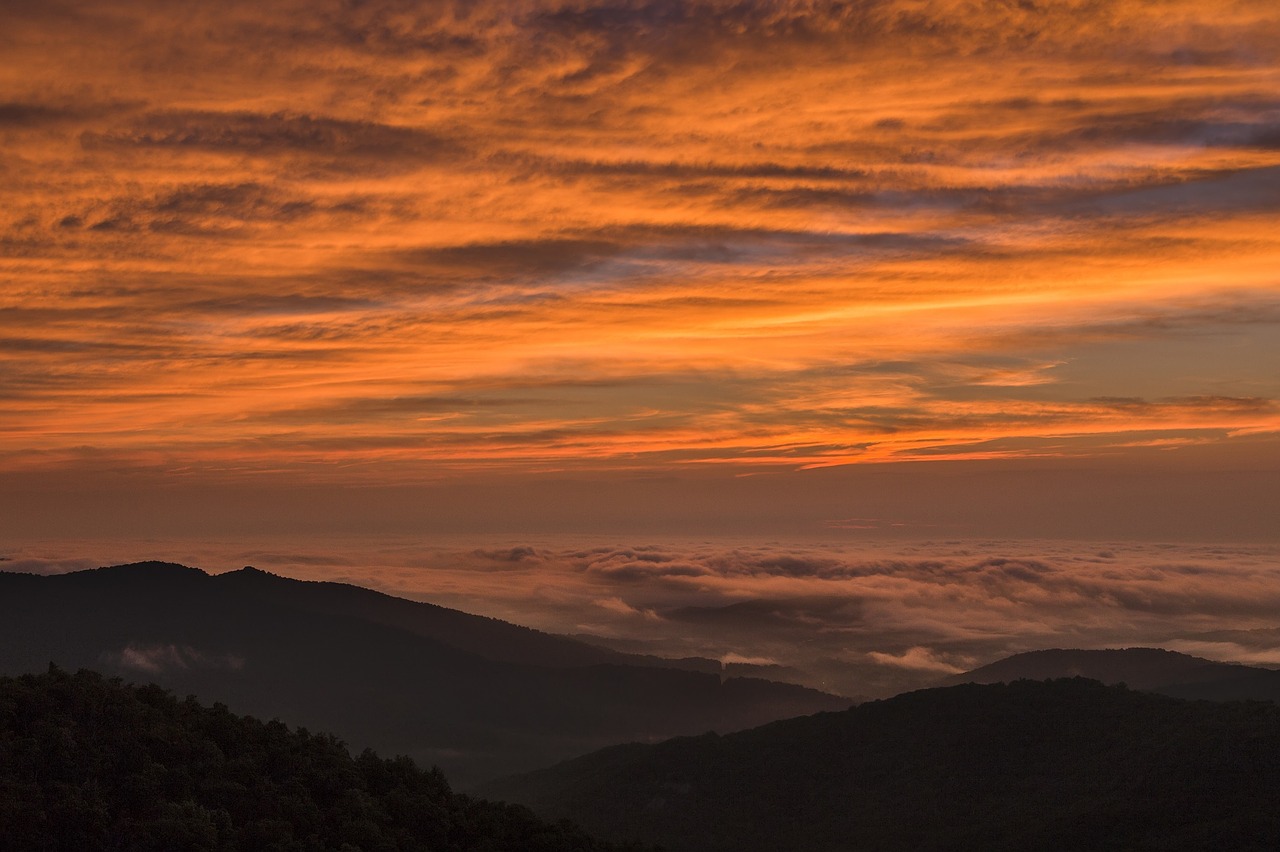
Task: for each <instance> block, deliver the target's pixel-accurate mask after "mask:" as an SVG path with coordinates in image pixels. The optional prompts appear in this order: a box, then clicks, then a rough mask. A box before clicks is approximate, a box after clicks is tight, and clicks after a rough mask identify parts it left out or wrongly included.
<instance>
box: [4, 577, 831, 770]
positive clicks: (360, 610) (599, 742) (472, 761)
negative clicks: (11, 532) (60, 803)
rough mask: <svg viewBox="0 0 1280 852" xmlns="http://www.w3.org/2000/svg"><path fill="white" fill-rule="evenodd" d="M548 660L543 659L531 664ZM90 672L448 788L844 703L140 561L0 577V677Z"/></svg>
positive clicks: (486, 624)
mask: <svg viewBox="0 0 1280 852" xmlns="http://www.w3.org/2000/svg"><path fill="white" fill-rule="evenodd" d="M535 661H540V662H535ZM50 662H53V663H57V664H58V665H60V666H62V667H63V668H67V669H77V668H91V669H96V670H99V671H104V672H107V673H108V674H112V675H119V676H122V677H125V678H127V679H146V680H151V681H155V682H156V683H158V684H160V685H161V686H164V687H166V688H168V689H172V690H174V691H175V692H176V693H178V694H180V695H187V694H194V695H196V696H198V697H199V698H201V699H202V700H206V701H221V702H224V703H226V704H228V705H229V706H230V707H231V708H232V709H234V710H236V711H237V712H242V713H250V714H253V715H255V716H259V717H261V718H267V719H270V718H281V719H288V720H290V721H291V722H293V723H295V724H300V725H306V726H308V727H311V728H314V729H319V730H327V731H333V732H334V733H336V734H337V735H339V736H341V737H343V738H344V739H345V740H347V741H348V742H350V743H352V744H353V745H356V746H357V747H360V748H364V747H373V748H376V749H378V750H379V751H381V752H383V753H390V754H407V755H409V756H411V757H413V758H414V759H416V760H418V761H419V762H420V763H422V764H423V765H439V766H440V767H441V768H442V769H444V770H445V771H446V772H447V773H448V774H449V777H450V778H451V779H454V781H455V783H458V784H460V785H463V786H466V785H469V784H471V783H473V782H475V781H477V780H480V779H484V778H487V777H488V778H491V777H494V776H497V775H500V774H505V773H509V772H517V771H524V770H528V769H532V768H534V767H537V766H545V765H547V764H550V763H553V762H555V761H557V760H563V759H565V758H567V757H571V756H574V755H578V754H583V753H585V752H588V751H591V750H593V749H597V748H601V747H603V746H605V745H610V744H613V743H618V742H627V741H632V740H638V741H654V740H656V739H663V738H666V737H670V736H675V735H679V734H693V733H702V732H703V731H707V730H716V731H722V732H724V731H732V730H740V729H743V728H748V727H752V726H755V725H760V724H763V723H765V722H768V721H772V720H774V719H780V718H785V717H787V716H794V715H800V714H804V713H812V712H815V711H818V710H824V709H832V708H835V707H841V708H842V707H844V706H846V705H847V701H844V700H842V699H839V698H836V697H835V696H830V695H825V694H823V693H820V692H816V691H814V690H808V689H804V688H802V687H798V686H793V685H789V684H775V683H770V682H767V681H758V680H747V679H737V680H728V681H725V682H722V681H721V679H720V677H719V676H718V675H715V674H709V673H705V672H696V671H686V670H679V669H667V668H660V667H654V666H652V665H631V664H629V662H630V661H629V660H628V658H627V657H626V655H621V654H613V653H612V652H609V651H606V650H603V649H598V648H592V647H590V646H586V645H583V644H582V643H578V642H575V641H573V640H570V639H567V638H563V637H555V636H549V635H548V634H544V633H539V632H537V631H534V630H529V629H527V628H522V627H518V626H516V625H512V624H506V623H504V622H500V621H495V620H493V619H487V618H481V617H478V616H471V615H467V614H466V613H461V612H457V611H456V610H447V609H444V608H442V607H435V606H432V605H430V604H419V603H414V602H411V601H405V600H401V599H398V598H393V597H390V596H387V595H381V594H378V593H376V592H372V591H369V590H368V589H361V588H358V587H355V586H347V585H342V584H335V583H305V582H300V581H296V580H288V579H285V578H283V577H275V576H272V575H270V574H266V573H264V572H261V571H254V570H251V569H245V570H244V571H236V572H232V573H229V574H221V575H216V576H210V575H208V574H206V573H204V572H203V571H200V570H198V569H195V568H186V567H183V566H178V565H167V564H161V563H142V564H137V565H123V566H117V567H113V568H102V569H98V570H95V571H82V572H78V573H73V574H64V575H59V576H49V577H41V576H32V575H26V574H5V573H0V674H19V673H24V672H39V671H43V670H44V669H45V668H46V667H47V666H48V665H49V663H50Z"/></svg>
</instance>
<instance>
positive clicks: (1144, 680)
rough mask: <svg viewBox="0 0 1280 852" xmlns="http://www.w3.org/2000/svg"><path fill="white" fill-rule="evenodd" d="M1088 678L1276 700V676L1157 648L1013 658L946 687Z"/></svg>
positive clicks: (1221, 697)
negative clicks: (1022, 680) (959, 684)
mask: <svg viewBox="0 0 1280 852" xmlns="http://www.w3.org/2000/svg"><path fill="white" fill-rule="evenodd" d="M1062 677H1086V678H1092V679H1093V680H1100V681H1102V682H1103V683H1108V684H1117V683H1123V684H1125V685H1127V686H1130V687H1132V688H1134V689H1143V690H1147V691H1148V692H1159V693H1161V694H1163V695H1172V696H1175V697H1178V698H1204V699H1210V700H1215V701H1238V700H1244V699H1258V700H1269V701H1274V700H1277V699H1280V672H1277V671H1273V670H1271V669H1263V668H1256V667H1254V666H1246V665H1241V664H1240V663H1220V662H1215V661H1213V660H1206V659H1203V658H1201V657H1193V656H1191V655H1189V654H1180V653H1178V652H1176V651H1166V650H1163V649H1161V648H1113V649H1104V650H1097V651H1082V650H1074V649H1063V648H1054V649H1050V650H1045V651H1028V652H1027V653H1024V654H1014V655H1013V656H1012V657H1006V658H1005V659H1003V660H997V661H996V662H994V663H991V664H990V665H986V666H982V667H981V668H978V669H974V670H973V671H971V672H966V673H965V674H960V675H954V676H953V677H949V678H947V679H946V681H944V684H958V683H1009V682H1012V681H1015V680H1019V679H1023V678H1025V679H1029V680H1049V679H1052V678H1062Z"/></svg>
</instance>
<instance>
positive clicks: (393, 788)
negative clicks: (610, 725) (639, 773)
mask: <svg viewBox="0 0 1280 852" xmlns="http://www.w3.org/2000/svg"><path fill="white" fill-rule="evenodd" d="M0 848H4V849H8V850H26V849H31V850H35V849H41V850H50V852H53V851H54V850H67V852H79V850H85V849H95V850H106V852H110V850H121V852H123V850H130V852H143V850H156V852H161V850H175V849H189V850H201V849H208V850H215V849H217V850H241V849H243V850H249V849H299V850H303V849H306V850H334V852H338V850H351V849H368V850H373V849H378V850H387V851H388V852H391V850H422V852H426V850H446V849H447V850H459V852H461V850H474V851H475V852H481V850H484V852H526V850H536V851H537V852H607V850H618V847H615V846H612V845H610V844H606V843H602V842H597V841H595V840H592V839H591V838H589V837H587V836H586V835H584V834H583V833H582V832H581V831H580V830H578V829H577V828H575V827H573V826H570V825H567V824H564V823H560V824H556V825H551V824H548V823H545V822H542V821H541V820H539V819H537V818H536V817H534V816H533V814H531V813H530V812H529V811H527V810H526V809H524V808H519V807H515V806H510V805H500V804H493V803H490V802H485V801H479V800H474V799H471V798H469V797H467V796H462V795H458V794H456V793H454V792H452V791H451V790H450V789H449V785H448V783H447V782H446V781H445V779H444V776H442V775H441V774H440V772H439V771H438V770H435V771H430V772H425V771H423V770H421V769H419V768H418V767H416V766H415V765H414V764H413V763H412V761H409V760H407V759H405V758H399V759H396V760H384V759H381V758H379V757H378V756H377V755H375V754H374V753H372V752H364V753H363V754H361V755H360V756H359V757H357V758H355V759H353V758H352V757H351V755H350V754H349V753H348V752H347V750H346V749H345V748H344V747H343V746H342V744H341V743H339V742H338V741H337V740H335V739H334V738H333V737H331V736H326V735H322V734H311V733H308V732H306V731H303V730H293V731H291V730H289V729H288V728H287V727H286V726H285V725H283V724H281V723H279V722H271V723H266V724H264V723H262V722H260V721H258V720H256V719H252V718H248V717H241V716H236V715H234V714H232V713H230V712H229V711H228V710H227V708H226V707H223V706H215V707H212V708H209V707H203V706H201V705H200V704H198V703H196V702H194V701H191V700H187V701H185V702H179V701H178V700H177V699H175V698H174V697H173V696H171V695H169V694H168V693H166V692H164V691H163V690H161V689H159V688H157V687H154V686H150V687H132V686H123V685H122V684H121V683H119V682H118V681H116V682H112V681H108V680H106V679H104V678H103V677H102V676H101V675H98V674H95V673H93V672H90V671H85V670H82V671H80V672H79V673H78V674H75V675H70V674H67V673H66V672H63V671H60V670H57V669H51V670H50V671H49V672H47V673H46V674H43V675H25V676H23V677H21V678H17V679H13V678H0Z"/></svg>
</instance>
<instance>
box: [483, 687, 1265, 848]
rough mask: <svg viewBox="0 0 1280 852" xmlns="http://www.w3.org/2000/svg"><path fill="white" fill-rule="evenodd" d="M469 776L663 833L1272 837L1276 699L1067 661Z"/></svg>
mask: <svg viewBox="0 0 1280 852" xmlns="http://www.w3.org/2000/svg"><path fill="white" fill-rule="evenodd" d="M482 789H483V791H484V794H485V795H488V796H490V797H496V798H502V799H506V800H509V801H519V802H524V803H526V804H528V805H530V806H532V807H533V808H534V809H535V810H536V811H537V812H538V813H539V814H541V815H543V816H546V817H569V818H572V819H575V820H578V821H579V822H580V823H581V824H582V825H583V827H584V828H586V829H587V830H588V831H592V832H594V833H597V834H599V835H601V836H603V837H611V838H615V839H622V838H634V839H640V840H643V841H645V842H652V843H661V844H663V845H664V846H665V847H667V848H668V849H670V850H673V852H715V850H723V852H776V850H791V849H794V850H805V851H806V852H834V850H868V851H869V852H870V850H874V852H887V850H903V852H908V850H909V851H910V852H921V851H922V850H975V852H978V850H981V852H997V850H1006V852H1025V850H1078V851H1079V852H1098V850H1115V852H1120V851H1121V850H1124V852H1133V850H1180V852H1182V851H1183V850H1204V852H1219V850H1225V849H1230V850H1233V852H1241V851H1242V850H1274V849H1276V848H1277V844H1278V843H1280V809H1277V808H1276V791H1277V790H1280V708H1278V707H1277V706H1276V705H1275V704H1272V703H1270V702H1239V703H1231V702H1225V703H1218V702H1204V701H1184V700H1180V699H1175V698H1170V697H1167V696H1163V695H1154V694H1149V693H1144V692H1135V691H1131V690H1128V689H1125V688H1123V687H1109V686H1104V685H1102V684H1100V683H1098V682H1096V681H1089V680H1084V679H1079V678H1076V679H1070V680H1057V681H1048V682H1040V681H1017V682H1014V683H1011V684H993V685H977V684H968V685H963V686H955V687H948V688H944V689H930V690H922V691H919V692H914V693H908V694H905V695H900V696H897V697H895V698H891V699H888V700H885V701H875V702H870V703H867V704H862V705H859V706H858V707H854V708H852V709H850V710H847V711H845V712H840V713H820V714H817V715H814V716H807V717H804V718H798V719H789V720H786V721H782V722H775V723H773V724H771V725H766V726H764V727H761V728H756V729H754V730H751V731H743V732H740V733H737V734H730V735H728V736H715V735H707V736H702V737H686V738H681V739H675V740H670V741H668V742H664V743H659V744H657V745H652V746H648V745H629V746H619V747H616V748H611V749H605V750H603V751H600V752H597V753H595V754H591V755H587V756H585V757H582V758H578V759H576V760H572V761H568V762H566V763H564V764H561V765H559V766H555V767H551V768H550V769H547V770H543V771H540V772H535V773H530V774H528V775H525V776H521V777H517V778H512V779H507V780H506V781H502V782H496V783H494V784H490V785H486V786H485V787H484V788H482Z"/></svg>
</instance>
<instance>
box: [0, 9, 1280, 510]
mask: <svg viewBox="0 0 1280 852" xmlns="http://www.w3.org/2000/svg"><path fill="white" fill-rule="evenodd" d="M6 18H7V22H6V27H5V32H4V33H3V34H0V49H2V50H3V51H4V54H5V56H6V63H5V64H6V68H7V69H8V70H7V72H6V73H5V75H4V77H3V84H2V85H0V138H3V150H4V155H3V158H2V159H0V273H2V274H3V276H4V280H5V284H4V286H3V289H2V290H0V410H2V411H3V417H2V418H0V470H3V471H7V472H10V473H12V472H17V471H24V470H25V471H32V472H46V471H56V470H62V471H85V472H86V473H85V475H86V476H101V475H102V474H101V473H91V472H92V471H101V470H103V469H107V470H114V471H121V470H149V471H153V472H158V473H159V474H161V475H166V476H172V477H185V478H192V477H196V478H200V479H201V481H209V482H223V481H241V480H244V479H245V478H252V477H254V476H263V475H267V476H284V477H286V478H288V479H289V481H291V482H294V483H296V484H298V485H299V486H302V485H306V484H311V483H324V482H334V481H338V482H342V483H349V484H350V483H354V484H367V483H375V482H376V483H386V482H421V481H429V480H431V479H432V478H433V477H440V476H459V477H466V476H471V475H476V474H477V473H485V474H488V473H494V472H497V473H502V472H511V471H535V472H537V471H544V472H545V471H564V470H591V471H613V472H627V471H631V472H634V471H649V472H652V471H672V470H683V469H688V468H690V467H709V468H712V469H715V470H721V469H723V470H724V471H725V472H726V473H728V474H738V473H744V472H756V471H761V470H767V469H779V468H781V469H797V468H813V467H822V466H829V465H841V464H847V463H854V462H867V461H873V462H874V461H879V462H883V461H893V460H936V459H942V458H946V459H970V460H978V461H981V460H986V459H1001V458H1019V459H1021V458H1060V457H1064V456H1066V457H1079V456H1086V457H1090V458H1100V459H1109V458H1118V457H1126V456H1129V455H1132V454H1133V453H1134V452H1137V451H1140V450H1151V449H1155V450H1160V451H1162V452H1164V451H1167V452H1177V451H1178V450H1179V449H1180V448H1185V447H1189V446H1196V445H1211V446H1216V445H1231V444H1233V443H1237V442H1240V441H1254V442H1257V441H1265V442H1267V443H1268V446H1272V447H1274V445H1275V443H1276V441H1277V438H1276V435H1277V430H1280V403H1277V399H1280V374H1277V372H1276V371H1275V369H1274V364H1276V363H1280V280H1278V279H1277V273H1276V270H1277V269H1280V238H1278V237H1277V233H1276V229H1275V227H1274V224H1275V219H1276V216H1277V213H1280V210H1278V209H1277V205H1278V204H1280V201H1277V199H1280V97H1277V95H1276V92H1278V91H1280V48H1278V47H1277V46H1278V45H1280V14H1278V13H1277V10H1276V7H1275V4H1274V3H1271V2H1266V0H1236V2H1230V3H1225V4H1215V6H1214V8H1213V9H1212V10H1210V9H1208V8H1207V7H1206V6H1205V4H1203V3H1199V2H1191V0H1170V2H1163V3H1159V4H1153V3H1141V2H1125V0H1111V2H1104V3H1097V2H1079V3H1076V2H1072V3H1055V4H1046V5H1044V6H1043V8H1042V7H1041V6H1038V5H1036V4H1025V3H1024V4H1015V3H1005V2H996V0H990V2H981V3H976V4H975V3H958V2H949V1H948V0H929V2H924V3H916V2H911V3H907V2H901V0H851V2H846V3H813V2H764V1H763V0H761V2H740V1H739V2H722V0H701V2H693V3H684V4H671V3H665V2H652V3H648V2H602V1H601V0H585V1H583V2H553V1H552V0H548V2H537V1H536V0H530V2H514V0H513V1H512V2H496V0H495V2H480V3H448V2H428V3H421V2H414V3H408V2H398V0H375V2H368V3H360V4H350V3H339V2H332V3H314V2H307V3H300V2H284V1H283V0H270V1H269V2H254V3H247V2H231V3H225V4H220V5H219V6H218V7H217V8H216V9H215V8H213V7H208V8H201V9H191V8H186V7H184V8H182V9H178V8H177V7H174V6H172V5H171V4H162V3H154V2H147V0H130V2H125V3H113V4H110V5H109V6H103V5H102V4H91V3H74V2H72V3H48V2H46V3H14V4H9V9H8V12H7V15H6Z"/></svg>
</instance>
